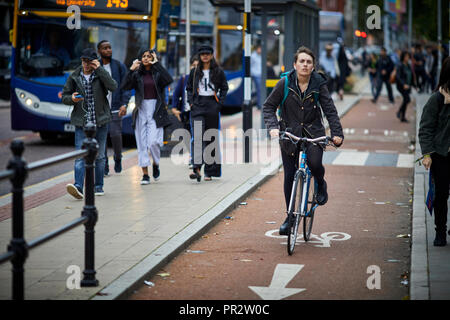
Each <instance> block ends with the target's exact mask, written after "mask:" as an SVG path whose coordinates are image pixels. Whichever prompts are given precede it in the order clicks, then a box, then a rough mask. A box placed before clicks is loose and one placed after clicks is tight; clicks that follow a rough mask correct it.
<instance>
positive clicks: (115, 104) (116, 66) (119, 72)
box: [100, 59, 131, 111]
mask: <svg viewBox="0 0 450 320" xmlns="http://www.w3.org/2000/svg"><path fill="white" fill-rule="evenodd" d="M100 65H101V66H103V61H102V60H101V59H100ZM110 66H111V77H112V78H113V79H114V80H116V82H117V86H118V88H119V89H118V90H115V91H113V92H112V99H111V111H112V110H119V109H120V107H121V106H126V105H128V101H130V98H131V91H130V90H122V89H120V88H121V86H122V82H123V81H124V80H125V76H126V75H127V67H125V65H124V64H123V63H122V62H120V61H118V60H115V59H111V62H110ZM103 67H104V66H103Z"/></svg>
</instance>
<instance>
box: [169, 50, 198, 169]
mask: <svg viewBox="0 0 450 320" xmlns="http://www.w3.org/2000/svg"><path fill="white" fill-rule="evenodd" d="M198 59H199V58H198V56H197V55H194V56H192V57H191V60H190V63H191V65H190V70H192V69H193V68H196V67H197V65H198ZM188 80H189V74H186V75H184V76H182V77H180V79H179V80H178V82H177V86H176V87H175V90H174V91H173V96H172V107H171V110H172V112H173V114H174V115H175V116H176V117H177V119H178V121H180V122H181V123H182V124H183V128H184V129H185V130H188V131H189V133H190V136H191V137H192V136H193V134H192V128H191V106H190V105H189V103H188V101H187V93H186V85H187V82H188ZM189 147H190V148H189V150H192V139H191V141H190V142H189ZM192 168H193V164H192V156H191V157H190V159H189V169H192Z"/></svg>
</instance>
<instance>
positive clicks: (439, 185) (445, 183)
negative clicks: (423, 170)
mask: <svg viewBox="0 0 450 320" xmlns="http://www.w3.org/2000/svg"><path fill="white" fill-rule="evenodd" d="M431 160H432V162H431V171H432V172H433V177H434V184H435V199H434V210H433V211H434V224H435V225H436V231H441V232H445V231H446V230H447V211H448V206H447V200H448V189H449V187H450V153H448V154H447V156H446V157H444V156H441V155H440V154H437V153H436V152H433V153H432V154H431Z"/></svg>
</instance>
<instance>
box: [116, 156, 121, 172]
mask: <svg viewBox="0 0 450 320" xmlns="http://www.w3.org/2000/svg"><path fill="white" fill-rule="evenodd" d="M114 171H115V172H116V173H121V172H122V159H121V158H115V157H114Z"/></svg>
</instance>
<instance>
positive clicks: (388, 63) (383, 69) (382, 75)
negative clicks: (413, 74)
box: [371, 48, 394, 103]
mask: <svg viewBox="0 0 450 320" xmlns="http://www.w3.org/2000/svg"><path fill="white" fill-rule="evenodd" d="M376 69H377V76H378V82H377V89H376V92H375V96H374V97H373V99H372V100H371V101H372V102H373V103H376V102H377V99H378V97H379V95H380V92H381V87H382V86H383V83H384V84H385V85H386V89H387V91H388V97H389V102H390V103H394V95H393V94H392V86H391V83H390V82H389V78H390V76H391V73H392V71H393V70H394V63H393V62H392V60H391V58H389V56H388V55H387V53H386V49H385V48H381V51H380V58H379V59H378V61H377V64H376Z"/></svg>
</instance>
